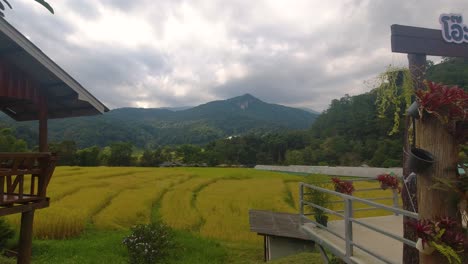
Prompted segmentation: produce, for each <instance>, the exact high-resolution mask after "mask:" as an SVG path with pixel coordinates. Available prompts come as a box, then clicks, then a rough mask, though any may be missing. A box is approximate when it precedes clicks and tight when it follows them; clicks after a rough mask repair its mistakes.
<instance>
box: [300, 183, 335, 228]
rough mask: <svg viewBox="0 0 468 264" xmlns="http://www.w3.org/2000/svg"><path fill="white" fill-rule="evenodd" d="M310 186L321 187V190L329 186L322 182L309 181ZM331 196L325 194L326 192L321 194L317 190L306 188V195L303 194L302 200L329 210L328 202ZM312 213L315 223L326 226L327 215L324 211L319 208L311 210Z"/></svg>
mask: <svg viewBox="0 0 468 264" xmlns="http://www.w3.org/2000/svg"><path fill="white" fill-rule="evenodd" d="M309 182H310V184H312V185H315V186H317V187H321V188H325V189H326V188H327V187H328V185H329V184H327V183H324V182H320V181H309ZM331 198H332V197H331V195H330V194H329V193H326V192H321V191H319V190H315V189H310V188H307V194H305V196H304V199H305V200H306V201H307V202H311V203H313V204H315V205H318V206H321V207H324V208H329V209H330V206H331V204H330V201H331ZM312 212H313V214H314V217H315V220H316V221H317V223H319V224H321V225H324V226H327V222H328V216H327V213H326V212H325V211H323V210H322V209H319V208H315V207H314V208H312Z"/></svg>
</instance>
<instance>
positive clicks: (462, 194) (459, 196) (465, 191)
mask: <svg viewBox="0 0 468 264" xmlns="http://www.w3.org/2000/svg"><path fill="white" fill-rule="evenodd" d="M463 168H464V170H465V171H466V167H465V166H463ZM433 181H434V183H433V184H432V185H431V186H430V188H431V189H436V190H441V191H445V192H448V193H450V194H451V195H454V200H455V201H456V202H457V206H458V209H459V210H460V212H461V215H462V219H463V221H465V222H468V215H467V213H468V205H467V204H468V176H467V175H466V174H457V176H456V178H455V179H447V178H441V177H433ZM463 212H464V213H463Z"/></svg>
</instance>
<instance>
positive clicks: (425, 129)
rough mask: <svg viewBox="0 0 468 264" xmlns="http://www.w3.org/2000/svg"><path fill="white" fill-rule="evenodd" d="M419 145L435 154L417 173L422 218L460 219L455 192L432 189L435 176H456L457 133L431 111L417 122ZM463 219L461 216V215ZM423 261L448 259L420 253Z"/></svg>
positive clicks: (449, 177)
mask: <svg viewBox="0 0 468 264" xmlns="http://www.w3.org/2000/svg"><path fill="white" fill-rule="evenodd" d="M416 145H417V146H418V147H419V148H422V149H424V150H426V151H429V152H430V153H432V155H434V159H435V161H436V162H435V163H434V164H433V165H432V167H431V168H430V169H428V170H426V171H425V172H423V173H419V174H418V176H417V182H418V186H417V187H418V203H419V217H420V219H432V220H434V219H438V218H440V217H446V216H449V217H452V218H454V219H457V218H456V217H457V204H456V200H455V197H454V193H453V192H450V191H444V190H435V189H431V186H432V185H433V184H434V183H435V181H434V177H439V178H444V179H450V180H455V179H456V168H457V159H458V144H457V142H456V140H455V137H454V136H453V135H452V134H450V133H449V132H448V130H447V129H446V128H445V127H444V126H443V125H442V123H441V122H440V121H439V120H438V119H436V118H435V117H434V116H432V115H430V114H425V116H424V117H423V118H422V119H421V120H419V121H418V122H417V123H416ZM458 220H460V219H458ZM419 258H420V262H419V263H424V264H429V263H431V264H432V263H434V264H436V263H446V262H447V260H446V259H445V258H444V257H443V256H442V255H440V254H439V253H438V252H434V253H433V254H431V255H422V254H420V256H419Z"/></svg>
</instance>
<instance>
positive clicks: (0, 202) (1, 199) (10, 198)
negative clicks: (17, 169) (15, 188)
mask: <svg viewBox="0 0 468 264" xmlns="http://www.w3.org/2000/svg"><path fill="white" fill-rule="evenodd" d="M40 200H44V197H39V196H35V195H34V196H31V195H22V196H21V197H20V196H19V195H17V194H3V195H1V196H0V206H9V205H13V204H17V203H19V204H22V203H29V202H34V201H40Z"/></svg>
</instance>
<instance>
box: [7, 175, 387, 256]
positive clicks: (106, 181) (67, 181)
mask: <svg viewBox="0 0 468 264" xmlns="http://www.w3.org/2000/svg"><path fill="white" fill-rule="evenodd" d="M312 177H314V178H320V179H322V180H324V179H325V180H329V177H327V176H323V175H322V176H307V177H304V176H299V175H290V174H284V173H275V172H269V171H258V170H254V169H240V168H116V167H112V168H111V167H91V168H84V167H58V168H57V169H56V172H55V173H54V176H53V178H52V180H51V183H50V185H49V188H48V195H49V196H50V198H51V205H50V207H49V208H47V209H43V210H38V211H37V213H36V216H35V223H34V237H35V238H39V239H64V238H73V237H78V236H80V235H83V234H86V232H87V230H88V229H89V228H91V229H92V230H100V231H103V232H112V231H118V232H126V230H128V229H129V227H131V226H133V225H136V224H140V223H148V222H150V221H152V220H154V219H155V218H157V219H161V220H162V221H164V222H166V223H167V224H168V225H170V226H171V227H173V228H175V229H177V230H183V231H188V232H190V233H192V234H194V235H200V236H202V237H206V238H208V239H214V240H216V241H220V242H223V243H225V244H232V243H234V244H236V243H237V245H242V244H245V243H247V244H251V245H257V246H258V247H259V248H260V247H261V244H262V243H261V237H260V236H258V235H257V234H255V233H252V232H250V231H249V219H248V215H249V209H261V210H271V211H278V212H291V213H295V212H298V211H299V182H301V181H308V179H310V178H312ZM330 187H331V186H330ZM355 187H356V189H362V188H371V187H373V188H375V187H378V183H377V182H372V183H371V182H356V183H355ZM356 196H358V197H381V196H386V197H390V196H391V192H390V191H387V192H386V193H385V192H383V191H380V190H376V191H370V192H356ZM334 198H336V197H334ZM379 202H382V203H384V204H388V205H391V204H392V201H391V200H385V201H379ZM355 206H356V207H357V208H359V207H366V205H359V204H356V205H355ZM329 207H330V206H329ZM331 207H332V208H333V209H335V210H340V208H342V204H340V203H335V204H332V205H331ZM384 214H385V212H382V211H377V210H373V211H362V212H358V213H356V216H357V217H365V216H376V215H384ZM7 219H8V221H10V222H11V223H12V224H14V225H16V226H19V217H18V216H17V215H13V216H8V217H7ZM333 219H335V218H333V217H331V218H330V220H333ZM259 254H260V255H261V249H260V251H259Z"/></svg>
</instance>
